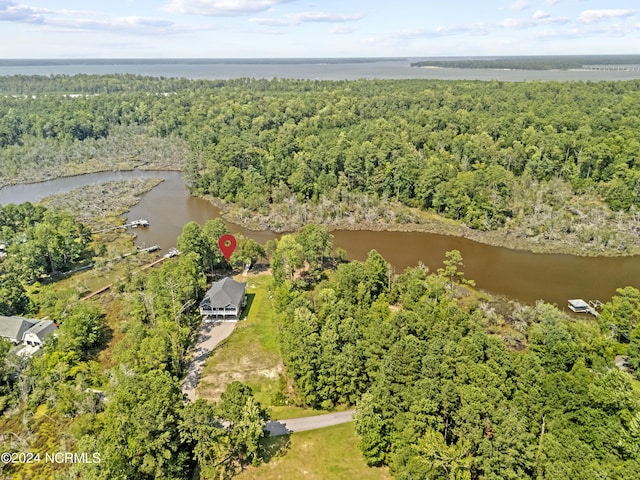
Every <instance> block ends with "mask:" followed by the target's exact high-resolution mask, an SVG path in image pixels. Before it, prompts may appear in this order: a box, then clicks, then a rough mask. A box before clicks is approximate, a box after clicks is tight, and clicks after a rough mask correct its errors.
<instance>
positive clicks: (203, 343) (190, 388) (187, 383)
mask: <svg viewBox="0 0 640 480" xmlns="http://www.w3.org/2000/svg"><path fill="white" fill-rule="evenodd" d="M234 328H236V322H221V321H216V322H211V321H206V322H205V321H203V322H202V326H201V327H200V333H199V335H198V340H197V342H196V346H195V348H194V350H193V357H192V359H191V364H190V365H189V370H188V371H187V376H186V377H185V379H184V382H182V393H184V394H185V395H186V396H187V398H188V399H189V400H191V401H192V402H193V401H195V399H196V386H197V385H198V380H199V379H200V374H201V373H202V369H203V368H204V362H205V361H206V360H207V357H208V356H209V354H210V353H211V350H213V349H214V348H216V346H217V345H218V344H219V343H220V342H221V341H223V340H224V339H225V338H227V337H228V336H229V335H231V332H233V329H234Z"/></svg>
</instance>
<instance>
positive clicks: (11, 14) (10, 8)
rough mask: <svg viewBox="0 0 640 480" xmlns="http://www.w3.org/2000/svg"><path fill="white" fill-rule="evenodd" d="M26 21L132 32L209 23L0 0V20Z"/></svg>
mask: <svg viewBox="0 0 640 480" xmlns="http://www.w3.org/2000/svg"><path fill="white" fill-rule="evenodd" d="M3 21H4V22H13V23H27V24H34V25H38V26H39V28H41V29H48V30H64V31H91V30H94V31H106V32H110V33H128V34H136V35H159V34H163V35H172V34H182V33H188V32H193V31H196V30H207V29H210V28H211V27H209V26H198V27H195V26H191V25H182V24H178V23H175V22H172V21H169V20H162V19H159V18H152V17H140V16H126V17H114V16H110V15H107V14H105V13H102V12H95V11H94V12H90V11H80V10H67V9H62V10H52V9H48V8H33V7H28V6H25V5H19V4H18V3H17V2H14V1H11V0H0V22H3Z"/></svg>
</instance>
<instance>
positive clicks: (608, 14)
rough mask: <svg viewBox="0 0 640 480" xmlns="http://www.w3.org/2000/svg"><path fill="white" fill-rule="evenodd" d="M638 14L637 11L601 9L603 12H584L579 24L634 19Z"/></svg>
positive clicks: (579, 18) (581, 14)
mask: <svg viewBox="0 0 640 480" xmlns="http://www.w3.org/2000/svg"><path fill="white" fill-rule="evenodd" d="M635 14H636V10H624V9H621V8H617V9H613V8H612V9H601V10H584V11H583V12H582V13H580V16H579V17H578V22H579V23H595V22H602V21H606V20H610V19H612V18H624V17H632V16H633V15H635Z"/></svg>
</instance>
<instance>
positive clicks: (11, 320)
mask: <svg viewBox="0 0 640 480" xmlns="http://www.w3.org/2000/svg"><path fill="white" fill-rule="evenodd" d="M36 322H37V320H27V319H26V318H21V317H5V316H4V315H0V337H4V338H8V339H9V340H12V341H14V342H21V341H22V337H23V336H24V333H25V332H26V331H27V330H29V329H30V328H31V327H33V326H34V325H35V324H36Z"/></svg>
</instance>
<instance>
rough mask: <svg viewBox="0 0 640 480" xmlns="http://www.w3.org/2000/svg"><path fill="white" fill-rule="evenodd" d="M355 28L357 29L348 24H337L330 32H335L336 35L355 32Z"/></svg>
mask: <svg viewBox="0 0 640 480" xmlns="http://www.w3.org/2000/svg"><path fill="white" fill-rule="evenodd" d="M355 30H356V29H355V28H354V27H350V26H347V25H336V26H335V27H333V28H332V29H331V30H329V33H333V34H335V35H345V34H348V33H353V32H355Z"/></svg>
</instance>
